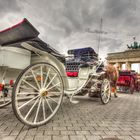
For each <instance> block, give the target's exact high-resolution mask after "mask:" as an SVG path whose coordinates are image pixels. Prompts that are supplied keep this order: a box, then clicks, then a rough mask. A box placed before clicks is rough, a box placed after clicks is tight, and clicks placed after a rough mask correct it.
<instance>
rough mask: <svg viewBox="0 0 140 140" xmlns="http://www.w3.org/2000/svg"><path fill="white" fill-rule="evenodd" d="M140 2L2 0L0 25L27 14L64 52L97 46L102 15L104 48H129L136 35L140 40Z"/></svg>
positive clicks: (102, 46) (114, 49) (54, 44)
mask: <svg viewBox="0 0 140 140" xmlns="http://www.w3.org/2000/svg"><path fill="white" fill-rule="evenodd" d="M139 5H140V1H139V0H102V1H99V0H98V1H97V0H41V1H39V0H0V15H3V16H2V18H1V21H0V24H1V27H5V26H7V25H11V24H14V23H16V21H19V19H22V18H24V17H26V18H28V19H29V20H30V22H31V23H32V24H33V25H34V26H35V27H36V28H37V29H38V30H39V31H40V33H41V35H40V37H41V38H42V39H43V40H44V41H46V42H48V43H50V44H52V45H53V46H54V47H55V48H56V49H59V51H63V52H64V50H65V51H66V50H67V49H70V48H78V47H81V46H82V47H84V46H85V47H87V46H92V47H96V46H97V42H98V37H99V32H100V31H99V30H100V21H101V17H102V18H103V26H102V28H103V32H106V34H102V36H101V37H102V39H101V50H100V51H102V50H103V52H106V53H107V52H114V51H119V50H121V49H125V48H126V44H127V43H128V42H129V41H128V42H127V40H130V38H131V37H132V36H136V37H137V40H140V34H139V31H140V26H139V25H140V15H139V13H140V8H139ZM87 29H89V31H90V32H88V31H87ZM62 46H63V47H62ZM102 55H103V54H102Z"/></svg>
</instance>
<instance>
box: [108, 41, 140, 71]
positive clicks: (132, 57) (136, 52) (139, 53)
mask: <svg viewBox="0 0 140 140" xmlns="http://www.w3.org/2000/svg"><path fill="white" fill-rule="evenodd" d="M127 47H128V50H126V51H123V52H117V53H109V54H108V56H107V58H106V59H107V61H108V63H109V64H112V65H114V64H117V65H118V66H119V69H120V70H122V64H125V69H126V70H131V64H133V63H140V45H139V44H138V43H137V42H136V41H135V38H134V43H133V44H131V46H129V45H127Z"/></svg>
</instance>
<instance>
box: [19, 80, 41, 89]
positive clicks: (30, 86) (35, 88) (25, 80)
mask: <svg viewBox="0 0 140 140" xmlns="http://www.w3.org/2000/svg"><path fill="white" fill-rule="evenodd" d="M22 81H23V82H25V83H26V84H27V85H29V86H30V87H32V88H33V89H35V90H37V91H39V90H38V89H37V88H36V87H35V86H33V85H31V84H30V83H29V82H27V81H26V80H24V79H22Z"/></svg>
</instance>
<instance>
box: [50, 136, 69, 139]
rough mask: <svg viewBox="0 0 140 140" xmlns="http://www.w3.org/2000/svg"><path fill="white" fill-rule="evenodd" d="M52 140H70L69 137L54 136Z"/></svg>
mask: <svg viewBox="0 0 140 140" xmlns="http://www.w3.org/2000/svg"><path fill="white" fill-rule="evenodd" d="M52 140H69V137H68V136H53V138H52Z"/></svg>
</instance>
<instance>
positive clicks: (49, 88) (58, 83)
mask: <svg viewBox="0 0 140 140" xmlns="http://www.w3.org/2000/svg"><path fill="white" fill-rule="evenodd" d="M60 83H61V82H59V83H57V84H55V85H53V86H52V87H50V88H48V89H46V90H47V91H49V90H51V89H52V88H54V87H56V86H57V85H59V84H60Z"/></svg>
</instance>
